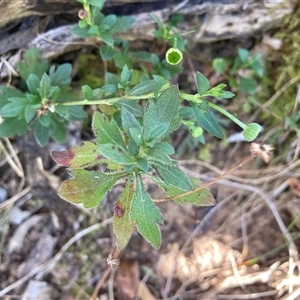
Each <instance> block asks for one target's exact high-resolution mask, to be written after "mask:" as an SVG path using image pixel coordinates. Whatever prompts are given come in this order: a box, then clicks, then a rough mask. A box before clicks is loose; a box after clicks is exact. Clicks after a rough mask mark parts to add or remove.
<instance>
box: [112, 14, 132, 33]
mask: <svg viewBox="0 0 300 300" xmlns="http://www.w3.org/2000/svg"><path fill="white" fill-rule="evenodd" d="M134 22H135V19H134V18H132V17H128V16H123V17H121V18H118V19H117V22H116V23H115V24H114V25H113V26H112V28H111V33H120V32H124V31H126V30H127V29H128V28H129V27H131V26H132V25H133V23H134Z"/></svg>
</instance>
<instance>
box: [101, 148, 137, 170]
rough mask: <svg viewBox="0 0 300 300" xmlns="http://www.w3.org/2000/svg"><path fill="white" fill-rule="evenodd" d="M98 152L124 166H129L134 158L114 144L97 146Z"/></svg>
mask: <svg viewBox="0 0 300 300" xmlns="http://www.w3.org/2000/svg"><path fill="white" fill-rule="evenodd" d="M98 150H99V151H100V152H101V153H102V154H103V155H104V156H105V157H107V158H109V159H110V160H112V161H114V162H116V163H118V164H124V165H131V164H133V163H134V162H135V158H134V157H133V156H131V154H130V153H129V152H128V151H127V149H125V150H124V149H123V148H121V147H120V146H119V145H116V144H99V145H98Z"/></svg>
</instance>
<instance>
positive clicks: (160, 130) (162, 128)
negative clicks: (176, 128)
mask: <svg viewBox="0 0 300 300" xmlns="http://www.w3.org/2000/svg"><path fill="white" fill-rule="evenodd" d="M168 129H169V123H160V124H158V125H156V126H155V127H153V128H152V129H151V130H149V131H148V132H147V135H145V139H146V141H147V142H153V141H158V140H159V139H161V138H162V137H163V136H164V135H165V133H166V132H167V131H168Z"/></svg>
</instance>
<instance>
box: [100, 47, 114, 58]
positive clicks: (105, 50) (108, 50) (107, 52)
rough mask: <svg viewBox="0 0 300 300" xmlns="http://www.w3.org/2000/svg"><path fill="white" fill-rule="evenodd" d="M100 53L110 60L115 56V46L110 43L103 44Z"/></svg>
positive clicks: (102, 56)
mask: <svg viewBox="0 0 300 300" xmlns="http://www.w3.org/2000/svg"><path fill="white" fill-rule="evenodd" d="M100 55H101V58H102V59H103V60H110V59H113V58H114V57H115V52H114V48H113V47H111V46H108V45H102V46H101V47H100Z"/></svg>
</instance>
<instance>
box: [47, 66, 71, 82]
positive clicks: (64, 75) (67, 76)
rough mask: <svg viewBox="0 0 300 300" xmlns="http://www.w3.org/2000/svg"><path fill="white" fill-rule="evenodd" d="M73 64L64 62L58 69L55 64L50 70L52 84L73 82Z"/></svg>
mask: <svg viewBox="0 0 300 300" xmlns="http://www.w3.org/2000/svg"><path fill="white" fill-rule="evenodd" d="M71 73H72V65H71V64H67V63H66V64H62V65H60V66H59V67H58V68H57V69H56V70H55V66H52V67H51V68H50V70H49V77H50V80H51V83H52V85H54V86H55V85H57V86H63V85H69V84H70V83H71Z"/></svg>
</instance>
